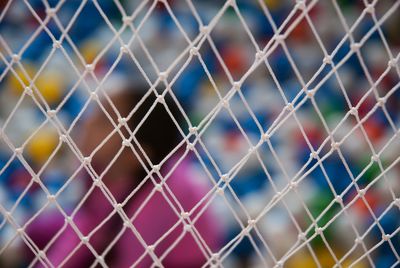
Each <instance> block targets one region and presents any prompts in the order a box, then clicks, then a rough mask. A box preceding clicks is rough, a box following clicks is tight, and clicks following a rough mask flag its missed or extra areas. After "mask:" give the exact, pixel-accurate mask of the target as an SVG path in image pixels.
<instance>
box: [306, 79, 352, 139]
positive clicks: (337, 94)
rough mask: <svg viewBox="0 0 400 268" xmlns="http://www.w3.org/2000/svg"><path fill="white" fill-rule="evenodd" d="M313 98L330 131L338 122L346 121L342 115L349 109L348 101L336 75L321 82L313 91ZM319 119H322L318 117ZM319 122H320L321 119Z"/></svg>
mask: <svg viewBox="0 0 400 268" xmlns="http://www.w3.org/2000/svg"><path fill="white" fill-rule="evenodd" d="M344 90H346V89H344ZM346 93H347V92H346ZM314 100H315V104H316V106H317V107H318V110H319V112H320V113H321V116H322V117H323V119H324V121H325V123H326V124H327V126H328V128H329V130H330V131H332V130H333V129H335V128H336V127H337V126H338V124H339V123H340V122H342V121H346V119H344V117H345V113H346V111H347V110H348V109H349V108H348V103H347V101H346V98H345V96H344V94H343V91H342V89H340V86H339V84H338V82H337V80H336V77H332V79H329V80H328V81H327V82H325V83H324V84H322V86H321V87H320V88H319V89H318V91H317V92H316V93H315V95H314ZM313 109H315V107H313ZM314 112H315V113H316V110H314ZM317 116H318V115H317ZM318 118H319V116H318ZM319 120H322V119H321V118H319ZM319 120H318V121H319ZM347 120H348V119H347ZM319 122H321V123H320V124H322V121H319Z"/></svg>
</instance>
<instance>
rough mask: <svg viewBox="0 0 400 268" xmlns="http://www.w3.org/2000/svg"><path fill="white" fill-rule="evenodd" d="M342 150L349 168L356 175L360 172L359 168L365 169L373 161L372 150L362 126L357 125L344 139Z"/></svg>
mask: <svg viewBox="0 0 400 268" xmlns="http://www.w3.org/2000/svg"><path fill="white" fill-rule="evenodd" d="M349 131H350V130H349ZM340 150H341V153H342V154H343V157H344V159H345V161H346V163H347V164H349V168H350V170H352V172H353V174H354V176H357V175H358V174H359V172H360V170H359V168H361V169H363V168H364V167H365V166H366V165H367V164H368V163H369V162H370V161H371V155H372V152H370V151H371V150H370V148H369V146H368V143H367V141H366V140H365V137H364V135H363V133H362V132H361V129H360V127H357V128H356V129H355V130H354V131H353V132H352V133H351V134H350V135H349V136H347V138H346V139H345V140H343V143H342V144H341V146H340ZM366 152H370V153H366ZM356 167H358V168H356Z"/></svg>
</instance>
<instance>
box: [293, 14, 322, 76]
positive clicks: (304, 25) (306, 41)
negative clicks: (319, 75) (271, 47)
mask: <svg viewBox="0 0 400 268" xmlns="http://www.w3.org/2000/svg"><path fill="white" fill-rule="evenodd" d="M285 44H286V46H287V48H288V53H290V57H291V58H292V59H293V62H294V65H295V67H296V68H297V71H298V72H299V74H300V77H301V78H302V79H303V80H304V81H305V82H307V81H308V80H310V78H311V77H312V76H313V75H314V73H315V72H316V71H317V70H318V69H319V67H320V65H321V62H322V59H323V57H324V55H323V51H322V49H321V47H320V45H319V44H318V42H317V40H316V37H315V36H314V34H313V32H312V30H311V28H310V25H309V23H308V22H307V21H306V19H305V18H304V19H302V20H301V21H300V23H299V24H298V25H297V26H296V27H295V28H294V29H293V31H292V32H291V33H290V35H289V36H288V37H286V38H285ZM285 55H286V54H285ZM286 57H288V55H286ZM290 68H293V67H292V66H291V67H290ZM296 79H298V78H297V76H296Z"/></svg>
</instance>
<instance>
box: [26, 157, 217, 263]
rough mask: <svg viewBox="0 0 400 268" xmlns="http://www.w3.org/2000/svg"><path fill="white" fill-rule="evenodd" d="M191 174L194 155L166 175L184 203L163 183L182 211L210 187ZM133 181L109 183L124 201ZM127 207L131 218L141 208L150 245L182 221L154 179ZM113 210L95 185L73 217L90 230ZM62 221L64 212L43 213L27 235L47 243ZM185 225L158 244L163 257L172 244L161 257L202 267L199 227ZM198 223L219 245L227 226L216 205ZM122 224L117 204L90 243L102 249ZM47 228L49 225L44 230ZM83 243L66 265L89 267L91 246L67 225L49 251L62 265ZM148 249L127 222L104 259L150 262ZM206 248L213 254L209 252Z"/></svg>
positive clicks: (140, 226)
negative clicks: (188, 229)
mask: <svg viewBox="0 0 400 268" xmlns="http://www.w3.org/2000/svg"><path fill="white" fill-rule="evenodd" d="M174 163H176V159H172V160H171V161H170V162H169V163H167V169H166V170H165V169H163V170H162V171H163V174H164V175H165V171H168V170H170V168H171V167H172V165H173V164H174ZM192 174H193V173H192V172H191V168H190V163H189V161H188V160H184V161H182V162H181V163H180V164H179V165H178V167H177V168H176V170H175V171H174V172H173V173H172V175H171V177H169V179H167V181H166V184H167V185H168V187H169V188H170V190H171V192H172V193H173V194H174V195H175V197H176V201H178V202H179V204H177V202H174V201H173V199H172V198H171V195H170V194H169V193H168V192H167V191H166V190H165V186H164V187H162V188H163V189H164V190H163V192H164V193H166V195H167V196H168V198H169V199H170V200H172V203H173V204H174V207H175V208H176V210H177V212H178V213H181V212H182V209H183V211H185V212H188V211H190V210H191V209H192V208H193V207H194V206H195V205H196V204H197V203H198V202H199V201H200V200H201V199H202V197H203V196H204V195H205V194H206V193H207V191H208V190H210V189H211V188H210V187H209V186H208V185H207V184H205V183H201V182H199V178H196V177H195V176H193V175H192ZM131 181H132V180H119V181H118V183H114V184H113V185H108V187H109V189H110V191H111V192H112V193H113V194H114V197H115V199H116V200H117V202H119V201H122V199H123V198H121V197H124V196H126V191H127V189H130V188H129V186H130V184H131ZM150 195H151V196H150ZM146 199H148V202H147V203H146V205H144V206H143V207H142V208H140V207H141V205H142V204H143V203H144V202H145V200H146ZM203 204H204V203H203ZM179 206H181V207H182V209H180V208H179ZM202 208H203V206H199V207H198V208H197V209H196V210H195V212H196V213H198V212H199V211H201V210H202ZM123 210H124V211H125V213H126V214H127V216H128V217H130V218H131V217H132V216H133V215H134V214H137V215H136V217H135V218H134V219H133V221H132V223H133V225H134V226H135V228H136V230H137V232H138V233H140V236H141V238H142V239H143V241H144V242H145V243H146V245H147V246H149V245H153V244H154V243H155V242H156V241H157V240H158V239H159V238H160V237H161V236H163V235H164V236H165V234H166V233H167V231H168V230H169V229H170V228H171V227H173V226H174V225H175V223H177V222H178V221H179V217H178V215H177V213H175V212H174V211H173V209H172V208H171V206H170V205H169V204H168V203H167V201H166V199H165V198H164V197H163V194H162V192H161V191H158V190H156V189H155V187H154V186H153V183H151V182H146V183H145V184H144V185H143V186H142V188H141V189H140V190H139V191H138V192H137V193H136V194H135V195H134V196H133V197H132V198H131V199H130V201H129V202H128V203H127V205H126V206H125V207H124V208H123ZM112 212H113V207H112V206H111V204H110V202H108V200H107V199H106V197H105V196H104V194H103V193H102V191H101V190H100V188H99V187H95V189H94V191H93V193H92V194H91V195H90V196H89V197H88V199H87V200H86V201H85V202H84V203H83V205H82V207H81V209H80V210H79V211H78V212H77V214H76V216H75V217H74V218H73V222H74V223H75V224H76V226H77V227H78V228H79V230H80V232H81V233H82V234H83V235H84V236H87V235H88V234H89V233H90V232H91V231H92V230H93V229H94V228H96V227H98V226H99V224H100V223H101V222H102V221H103V220H104V219H105V218H107V216H109V215H110V213H112ZM196 213H192V214H191V215H190V216H189V218H190V219H191V220H193V219H194V218H195V217H196ZM63 222H66V221H65V220H64V217H63V216H62V215H61V214H60V213H58V214H57V215H56V214H52V215H43V216H41V217H40V218H39V219H37V220H36V221H34V222H33V223H32V224H31V225H30V227H29V230H28V235H29V236H30V237H31V238H32V240H33V241H35V243H37V245H38V246H39V248H43V247H44V246H45V245H46V244H47V243H48V242H49V241H50V239H51V238H52V237H53V236H54V235H55V233H56V232H57V231H58V230H60V229H61V226H62V225H63ZM183 226H184V225H183V224H182V223H179V224H178V225H177V227H176V228H175V229H173V230H172V231H171V232H170V233H169V234H168V235H166V236H165V237H164V239H163V240H162V241H161V242H160V243H158V244H156V245H155V247H154V253H155V255H157V256H158V257H161V256H162V255H163V253H164V252H166V251H167V250H168V248H169V247H170V246H171V248H173V249H172V250H171V251H170V252H169V253H167V254H166V256H165V258H164V259H163V260H162V264H163V265H164V266H165V267H197V266H201V265H202V264H204V262H205V261H206V259H207V258H206V256H204V253H203V249H200V248H199V246H198V244H197V243H196V241H195V238H194V236H195V237H197V235H194V236H193V234H194V233H195V232H193V231H189V232H185V230H184V227H183ZM194 227H195V228H196V230H197V232H196V233H198V234H199V235H200V236H201V237H202V239H203V240H204V242H205V243H206V244H207V247H208V248H209V249H210V250H211V251H212V252H214V251H215V250H217V249H218V247H219V245H220V242H221V240H222V237H223V235H222V234H223V232H222V227H221V226H220V225H219V224H218V221H217V217H216V215H215V214H214V211H213V210H212V209H211V208H207V209H206V210H205V211H204V213H202V214H201V216H200V217H199V218H198V220H197V221H196V222H195V224H194ZM122 228H123V225H122V220H121V218H120V217H119V216H118V214H116V211H115V210H114V215H113V217H110V219H109V220H108V221H107V222H106V223H105V224H104V225H103V226H101V227H100V228H99V229H98V230H96V232H95V233H94V234H93V235H91V236H90V238H89V239H88V244H90V245H91V246H92V247H93V249H94V250H95V251H96V252H97V254H99V255H101V253H102V252H103V251H104V250H105V249H106V248H107V246H108V245H109V244H110V243H111V241H112V240H113V239H114V237H115V236H116V235H118V233H119V232H120V230H121V229H122ZM44 230H46V231H45V232H43V231H44ZM46 236H47V237H46ZM176 240H180V241H179V242H177V245H176V246H175V247H174V246H173V243H174V242H175V241H176ZM200 243H201V242H200ZM78 246H79V248H78V249H77V250H76V251H75V252H74V253H72V255H71V256H70V258H69V259H68V261H67V262H66V263H65V265H64V266H63V267H86V266H88V265H90V264H91V263H93V261H94V260H95V257H94V255H93V253H92V252H91V250H90V249H89V248H88V247H87V246H86V245H85V244H83V243H82V240H81V239H80V238H79V237H78V235H77V234H76V232H75V231H74V230H73V229H72V227H71V226H70V225H68V226H67V228H65V229H64V230H63V231H62V233H61V235H60V236H59V237H58V239H56V240H55V243H54V244H53V245H52V246H51V247H50V248H49V250H48V251H47V252H46V255H47V257H48V259H49V260H50V262H51V263H52V264H53V265H54V266H58V265H59V264H60V263H61V262H63V260H64V259H65V258H67V256H68V255H70V253H71V252H72V251H73V250H74V249H75V248H77V247H78ZM145 251H146V249H145V247H144V246H143V245H142V244H141V243H140V241H139V239H138V238H137V237H136V235H135V234H134V233H133V231H132V230H131V229H129V228H126V229H125V230H124V231H123V233H122V234H121V236H120V237H119V239H118V241H117V243H116V244H115V245H113V247H112V250H111V252H110V254H108V255H106V257H105V261H106V263H107V265H111V267H129V266H131V265H132V264H134V263H135V262H137V263H136V264H137V265H136V267H150V266H151V264H152V263H153V260H152V258H151V257H150V255H149V252H147V254H145V255H144V256H143V257H142V258H141V256H142V255H143V254H144V253H145ZM212 252H211V253H212ZM207 254H208V255H209V254H210V252H208V253H207ZM139 259H140V260H139ZM138 260H139V261H138ZM38 264H39V267H42V264H41V263H39V262H38Z"/></svg>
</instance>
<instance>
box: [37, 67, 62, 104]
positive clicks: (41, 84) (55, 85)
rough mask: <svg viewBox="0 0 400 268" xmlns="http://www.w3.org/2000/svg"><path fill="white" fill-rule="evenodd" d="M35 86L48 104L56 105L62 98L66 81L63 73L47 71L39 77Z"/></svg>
mask: <svg viewBox="0 0 400 268" xmlns="http://www.w3.org/2000/svg"><path fill="white" fill-rule="evenodd" d="M35 85H36V87H37V89H38V90H39V92H40V94H41V95H42V96H43V98H44V99H45V100H46V102H47V103H49V104H54V103H57V102H58V101H59V100H60V99H61V97H62V92H63V89H64V87H65V80H64V77H63V76H62V74H61V73H59V72H55V71H47V72H45V73H43V74H42V75H40V76H39V77H38V79H37V80H36V82H35Z"/></svg>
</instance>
